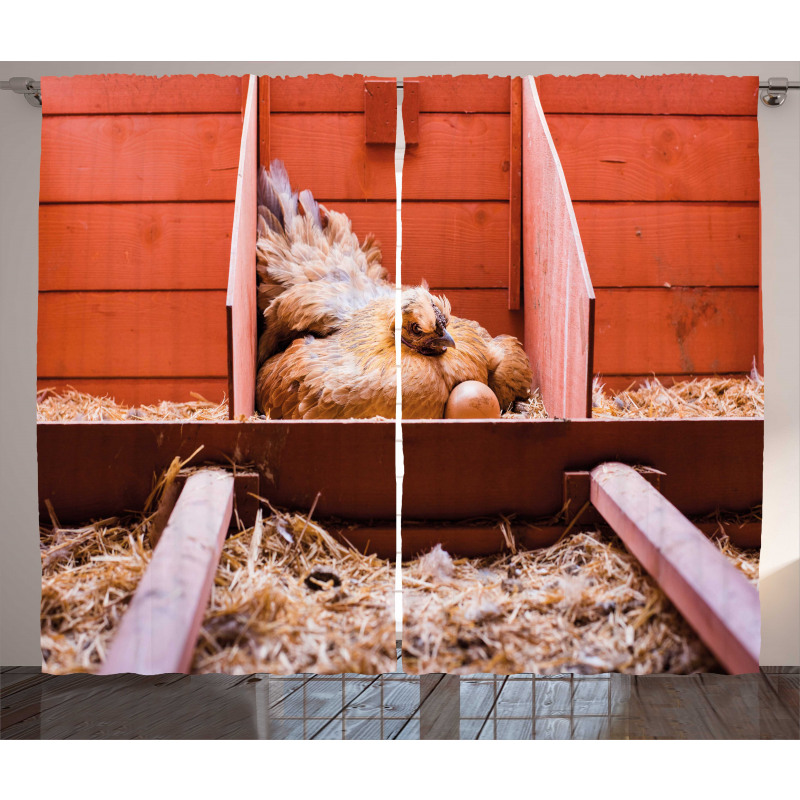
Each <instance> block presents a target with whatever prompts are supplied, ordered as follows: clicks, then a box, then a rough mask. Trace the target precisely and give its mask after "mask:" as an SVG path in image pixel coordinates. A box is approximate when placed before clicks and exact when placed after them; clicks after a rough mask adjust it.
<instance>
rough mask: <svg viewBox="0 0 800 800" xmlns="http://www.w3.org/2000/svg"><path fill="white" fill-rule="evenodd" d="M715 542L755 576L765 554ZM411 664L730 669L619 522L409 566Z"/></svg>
mask: <svg viewBox="0 0 800 800" xmlns="http://www.w3.org/2000/svg"><path fill="white" fill-rule="evenodd" d="M718 545H719V546H720V549H721V550H722V552H724V553H725V554H726V555H727V556H728V557H729V558H731V560H732V561H733V563H735V564H736V565H737V566H738V567H739V568H740V569H742V571H743V572H745V574H746V575H748V577H750V578H751V579H752V578H753V576H754V575H755V576H756V577H757V570H758V557H757V555H756V554H754V552H753V551H748V552H747V553H746V554H745V552H744V551H741V550H739V549H738V548H735V547H733V545H731V544H730V542H729V541H727V537H725V540H724V541H719V542H718ZM403 588H404V617H403V665H404V669H405V671H406V672H410V673H425V672H449V673H456V674H469V673H474V672H488V673H495V674H513V673H518V672H535V673H538V674H555V673H564V672H572V673H577V674H593V673H601V672H615V671H616V672H625V673H631V674H637V675H642V674H650V673H665V672H671V673H678V674H686V673H691V672H707V671H721V668H720V667H719V666H718V665H717V663H716V661H715V659H714V657H713V656H712V655H711V653H710V652H709V651H708V650H707V649H706V647H705V646H704V645H703V643H702V642H701V641H700V640H699V639H698V637H697V636H696V635H695V633H694V632H693V631H692V629H691V628H690V627H689V626H688V624H687V623H686V622H685V621H684V620H683V618H682V617H681V616H680V615H679V614H678V612H677V611H676V610H675V608H674V607H673V606H672V604H671V603H670V602H669V600H668V599H667V597H666V596H665V595H664V593H663V592H662V591H661V589H660V588H659V587H658V586H657V585H656V584H655V582H654V581H653V580H652V579H651V578H650V577H649V576H648V575H647V573H646V572H645V571H644V570H643V569H642V567H641V566H640V565H639V563H638V561H637V560H636V559H635V558H634V557H633V556H632V555H630V553H628V551H627V550H626V549H625V548H624V546H623V545H622V543H621V542H620V541H619V539H617V537H616V536H614V535H613V533H611V532H607V531H602V530H598V531H589V532H577V533H574V534H571V535H568V536H567V537H566V538H564V539H562V540H561V541H559V542H557V543H556V544H555V545H553V546H552V547H550V548H546V549H542V550H534V551H525V552H517V553H508V554H506V555H498V556H492V557H489V558H480V559H466V558H461V559H455V560H453V559H451V558H450V556H449V555H448V554H447V553H445V552H444V551H442V550H441V548H439V547H438V546H437V548H434V550H433V551H431V552H430V553H427V554H426V555H424V556H422V557H421V558H418V559H416V560H414V561H412V562H410V563H407V564H404V565H403Z"/></svg>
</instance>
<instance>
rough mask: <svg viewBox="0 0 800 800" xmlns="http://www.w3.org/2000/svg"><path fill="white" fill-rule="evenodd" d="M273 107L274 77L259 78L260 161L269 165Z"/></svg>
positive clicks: (270, 159) (265, 165)
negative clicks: (270, 121)
mask: <svg viewBox="0 0 800 800" xmlns="http://www.w3.org/2000/svg"><path fill="white" fill-rule="evenodd" d="M271 109H272V79H271V78H270V77H268V76H266V75H261V76H260V77H259V79H258V163H259V165H262V166H264V167H268V166H269V164H270V163H271V161H272V158H271V157H270V147H269V115H270V112H271Z"/></svg>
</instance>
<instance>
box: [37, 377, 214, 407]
mask: <svg viewBox="0 0 800 800" xmlns="http://www.w3.org/2000/svg"><path fill="white" fill-rule="evenodd" d="M68 387H72V388H74V389H77V390H78V391H79V392H86V393H87V394H93V395H96V396H97V397H110V398H111V399H112V400H116V402H118V403H122V404H123V405H128V406H140V405H152V404H154V403H160V402H161V401H162V400H169V401H172V402H175V403H187V402H189V401H191V400H196V399H197V398H196V397H195V396H194V395H200V396H201V397H204V398H205V399H206V400H209V401H211V402H212V403H220V402H222V400H223V398H224V397H226V395H227V393H228V379H227V378H226V377H219V378H202V377H191V378H147V377H136V378H69V379H66V380H65V379H63V378H62V379H54V380H42V379H39V380H38V381H37V382H36V390H37V391H41V390H43V389H47V388H52V389H54V390H55V391H61V390H63V389H66V388H68Z"/></svg>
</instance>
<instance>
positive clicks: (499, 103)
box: [403, 75, 510, 114]
mask: <svg viewBox="0 0 800 800" xmlns="http://www.w3.org/2000/svg"><path fill="white" fill-rule="evenodd" d="M406 80H413V81H417V83H418V86H419V110H420V111H421V112H423V113H426V114H428V113H437V112H447V113H468V114H474V113H496V114H508V113H509V110H510V97H509V80H510V79H509V78H508V77H493V78H490V77H488V76H487V75H432V76H427V77H415V78H406V79H404V81H403V83H405V81H406Z"/></svg>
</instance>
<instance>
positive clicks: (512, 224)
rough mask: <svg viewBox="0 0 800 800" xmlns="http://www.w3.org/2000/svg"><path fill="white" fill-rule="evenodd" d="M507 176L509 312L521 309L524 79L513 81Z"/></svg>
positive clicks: (513, 79) (514, 79)
mask: <svg viewBox="0 0 800 800" xmlns="http://www.w3.org/2000/svg"><path fill="white" fill-rule="evenodd" d="M510 91H511V100H510V105H511V114H510V120H509V127H510V132H509V133H510V135H509V152H510V154H511V168H510V169H509V174H508V308H509V310H510V311H518V310H519V309H520V308H521V307H522V78H512V79H511V87H510Z"/></svg>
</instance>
